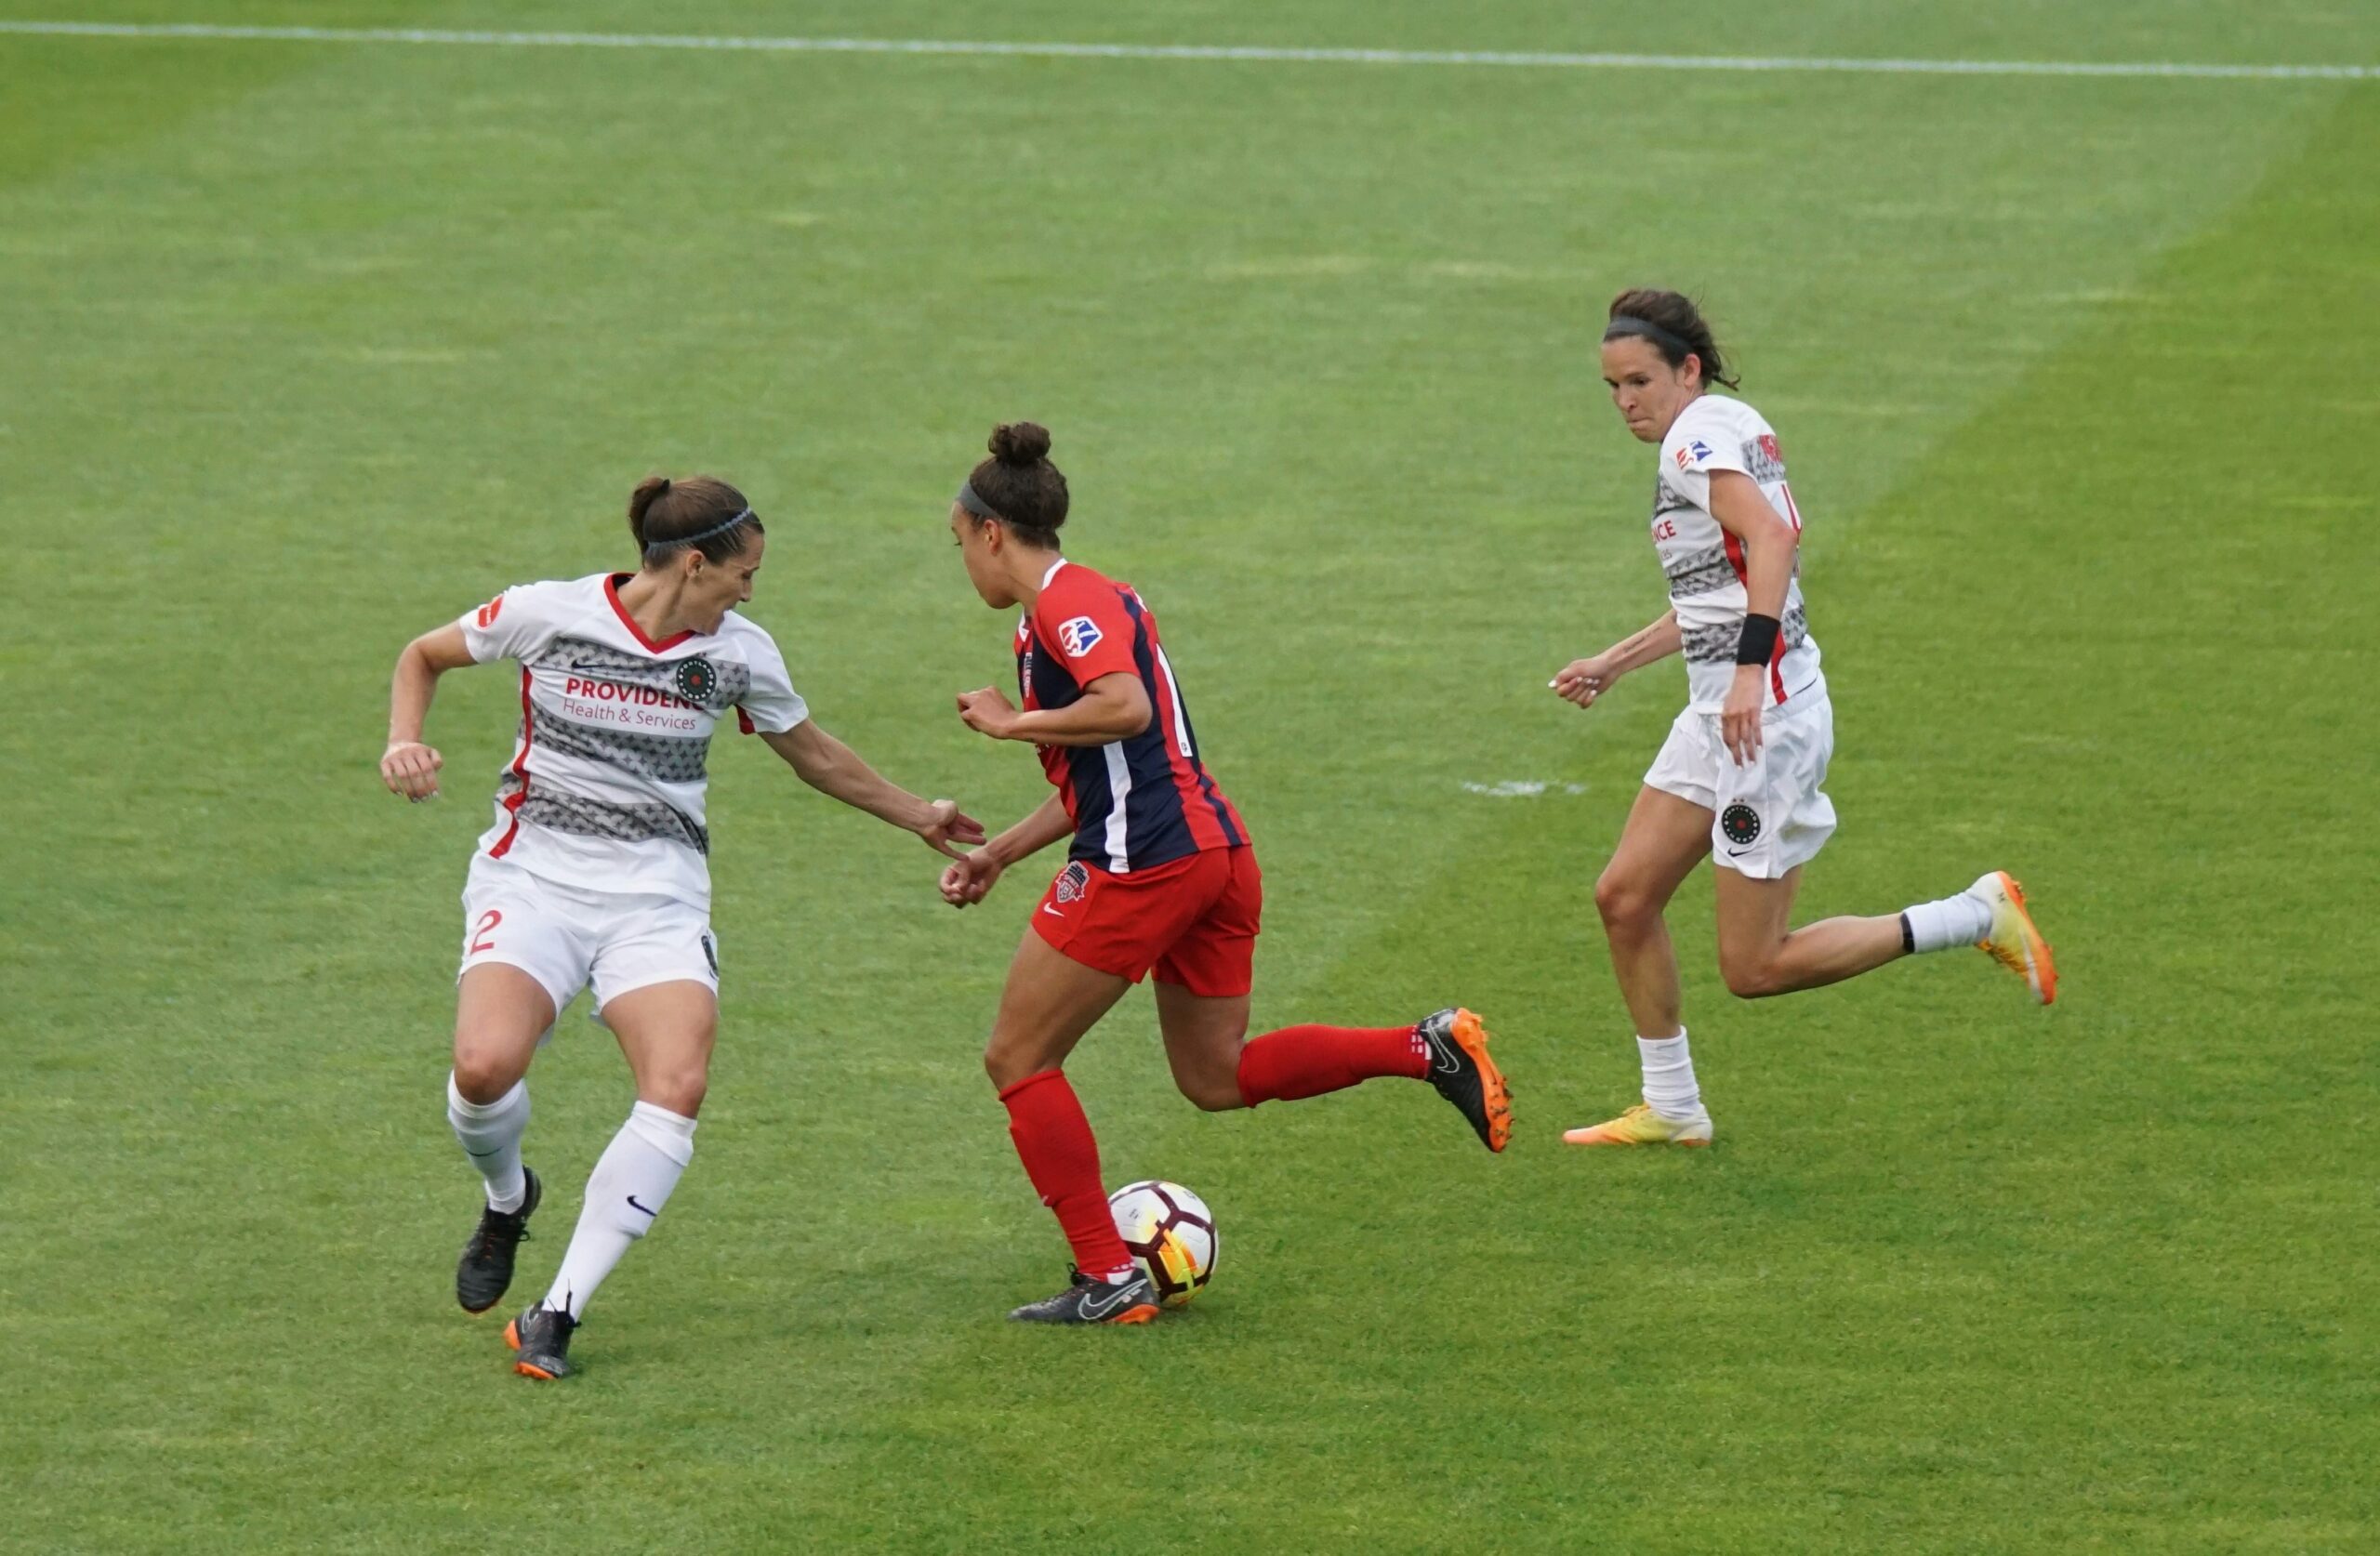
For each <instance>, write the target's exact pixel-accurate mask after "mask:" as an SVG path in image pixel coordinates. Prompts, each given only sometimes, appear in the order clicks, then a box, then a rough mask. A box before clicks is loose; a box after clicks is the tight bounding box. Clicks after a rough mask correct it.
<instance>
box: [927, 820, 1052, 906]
mask: <svg viewBox="0 0 2380 1556" xmlns="http://www.w3.org/2000/svg"><path fill="white" fill-rule="evenodd" d="M1074 829H1075V824H1074V823H1073V821H1071V820H1070V819H1069V818H1068V817H1067V815H1066V802H1065V801H1064V799H1061V798H1058V796H1056V795H1054V794H1053V795H1051V797H1050V798H1047V799H1045V800H1043V801H1042V802H1041V803H1040V805H1039V806H1038V807H1037V808H1036V809H1035V810H1034V811H1033V813H1032V814H1030V815H1028V816H1026V817H1025V819H1024V820H1023V821H1021V822H1018V823H1017V824H1015V825H1014V826H1012V827H1010V828H1009V829H1008V830H1007V831H1005V832H1003V833H1001V834H1000V835H999V836H998V837H995V838H993V839H992V840H991V841H990V842H988V843H986V844H985V845H984V846H983V847H982V848H980V849H977V850H976V851H974V852H972V853H971V854H967V855H965V856H963V857H962V858H960V859H959V862H958V863H956V864H952V865H950V866H949V867H948V868H946V869H945V870H944V871H943V872H942V900H943V901H944V902H945V903H949V904H950V905H951V906H952V907H962V908H963V907H967V906H969V905H971V904H972V903H980V902H982V901H983V900H984V897H985V893H986V892H988V891H990V890H991V889H992V888H993V887H994V886H996V885H998V883H999V878H1000V872H1001V871H1003V870H1005V869H1007V868H1008V867H1009V866H1010V865H1012V864H1015V863H1016V862H1017V861H1018V860H1020V859H1025V858H1027V857H1029V856H1031V855H1033V854H1037V853H1038V852H1040V851H1042V850H1043V849H1046V848H1048V847H1049V846H1050V845H1051V844H1052V843H1054V842H1056V841H1057V840H1058V839H1059V838H1061V837H1069V836H1071V835H1072V834H1073V832H1074Z"/></svg>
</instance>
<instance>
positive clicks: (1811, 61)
mask: <svg viewBox="0 0 2380 1556" xmlns="http://www.w3.org/2000/svg"><path fill="white" fill-rule="evenodd" d="M0 33H19V34H31V35H35V36H43V37H71V38H192V39H214V40H219V41H231V42H263V43H352V44H446V45H456V46H476V47H482V48H672V49H721V50H730V51H737V52H747V53H763V54H962V55H995V56H1003V55H1004V56H1025V57H1029V58H1034V59H1223V60H1251V61H1258V62H1263V63H1279V64H1311V65H1470V66H1498V67H1516V68H1521V69H1532V70H1636V71H1755V72H1761V71H1765V72H1777V71H1803V72H1809V71H1830V72H1853V73H1864V74H1873V75H2073V76H2159V77H2169V78H2183V79H2188V80H2198V81H2234V80H2250V81H2380V65H2215V64H2191V63H2188V62H2187V61H2135V62H2129V63H2127V62H2122V61H2113V62H2104V63H2103V62H2096V61H2092V60H2082V59H1822V58H1803V57H1796V56H1792V55H1775V56H1765V57H1761V56H1752V57H1730V56H1725V55H1702V54H1531V53H1510V52H1503V51H1492V52H1490V51H1478V52H1474V51H1463V52H1454V51H1441V50H1435V49H1403V48H1266V47H1257V46H1245V47H1243V46H1232V45H1205V44H1179V45H1174V44H1076V43H988V42H974V41H969V40H964V39H933V38H787V37H755V38H736V37H704V36H690V35H684V34H673V33H495V32H467V31H460V30H456V29H451V28H428V27H231V26H218V25H215V24H212V23H207V22H189V23H155V24H143V23H118V22H105V21H5V20H0Z"/></svg>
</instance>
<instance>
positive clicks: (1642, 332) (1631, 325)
mask: <svg viewBox="0 0 2380 1556" xmlns="http://www.w3.org/2000/svg"><path fill="white" fill-rule="evenodd" d="M1630 335H1633V336H1642V337H1643V338H1645V339H1646V340H1649V341H1651V342H1652V343H1653V344H1654V345H1656V346H1659V347H1660V348H1662V349H1663V351H1664V353H1667V352H1670V351H1674V352H1676V353H1677V354H1678V355H1679V356H1681V357H1684V356H1688V355H1691V356H1698V357H1699V356H1700V355H1701V354H1702V353H1701V352H1699V351H1697V350H1695V349H1694V348H1693V347H1691V346H1689V345H1687V344H1686V342H1685V341H1684V340H1683V339H1681V338H1680V337H1678V336H1674V335H1672V334H1671V333H1670V332H1669V331H1667V330H1665V329H1663V328H1661V326H1660V325H1659V324H1657V323H1653V322H1652V321H1651V320H1650V319H1634V318H1631V317H1630V316H1629V315H1627V314H1625V313H1622V314H1620V315H1618V316H1617V317H1615V318H1614V319H1613V320H1612V321H1611V323H1608V324H1606V325H1605V326H1604V327H1603V337H1604V338H1605V339H1606V340H1615V339H1618V338H1619V337H1620V336H1630Z"/></svg>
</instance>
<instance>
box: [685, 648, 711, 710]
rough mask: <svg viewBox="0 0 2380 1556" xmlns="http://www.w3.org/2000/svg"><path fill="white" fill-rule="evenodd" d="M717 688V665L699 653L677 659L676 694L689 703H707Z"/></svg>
mask: <svg viewBox="0 0 2380 1556" xmlns="http://www.w3.org/2000/svg"><path fill="white" fill-rule="evenodd" d="M718 690H719V670H718V667H717V666H714V665H712V664H711V662H710V661H709V660H707V659H705V658H704V657H703V656H702V655H701V654H699V653H698V654H696V655H694V657H693V658H692V659H681V660H679V661H678V695H680V696H681V697H683V698H685V699H686V701H688V702H690V703H707V702H708V701H710V694H711V693H712V692H716V691H718Z"/></svg>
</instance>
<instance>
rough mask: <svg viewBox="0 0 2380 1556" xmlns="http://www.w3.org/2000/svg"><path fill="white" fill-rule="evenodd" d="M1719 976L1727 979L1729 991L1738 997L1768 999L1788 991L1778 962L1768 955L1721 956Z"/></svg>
mask: <svg viewBox="0 0 2380 1556" xmlns="http://www.w3.org/2000/svg"><path fill="white" fill-rule="evenodd" d="M1719 976H1720V977H1722V978H1724V979H1726V982H1727V992H1728V993H1729V994H1731V995H1734V996H1736V997H1737V998H1738V999H1766V998H1767V997H1768V996H1771V995H1780V994H1783V993H1784V992H1785V991H1786V987H1787V985H1786V982H1785V980H1784V978H1783V976H1782V975H1781V974H1780V973H1779V972H1778V967H1777V964H1776V962H1774V961H1773V960H1771V959H1770V958H1768V957H1766V956H1745V955H1739V956H1728V955H1726V953H1724V952H1723V953H1721V954H1720V956H1719Z"/></svg>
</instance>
